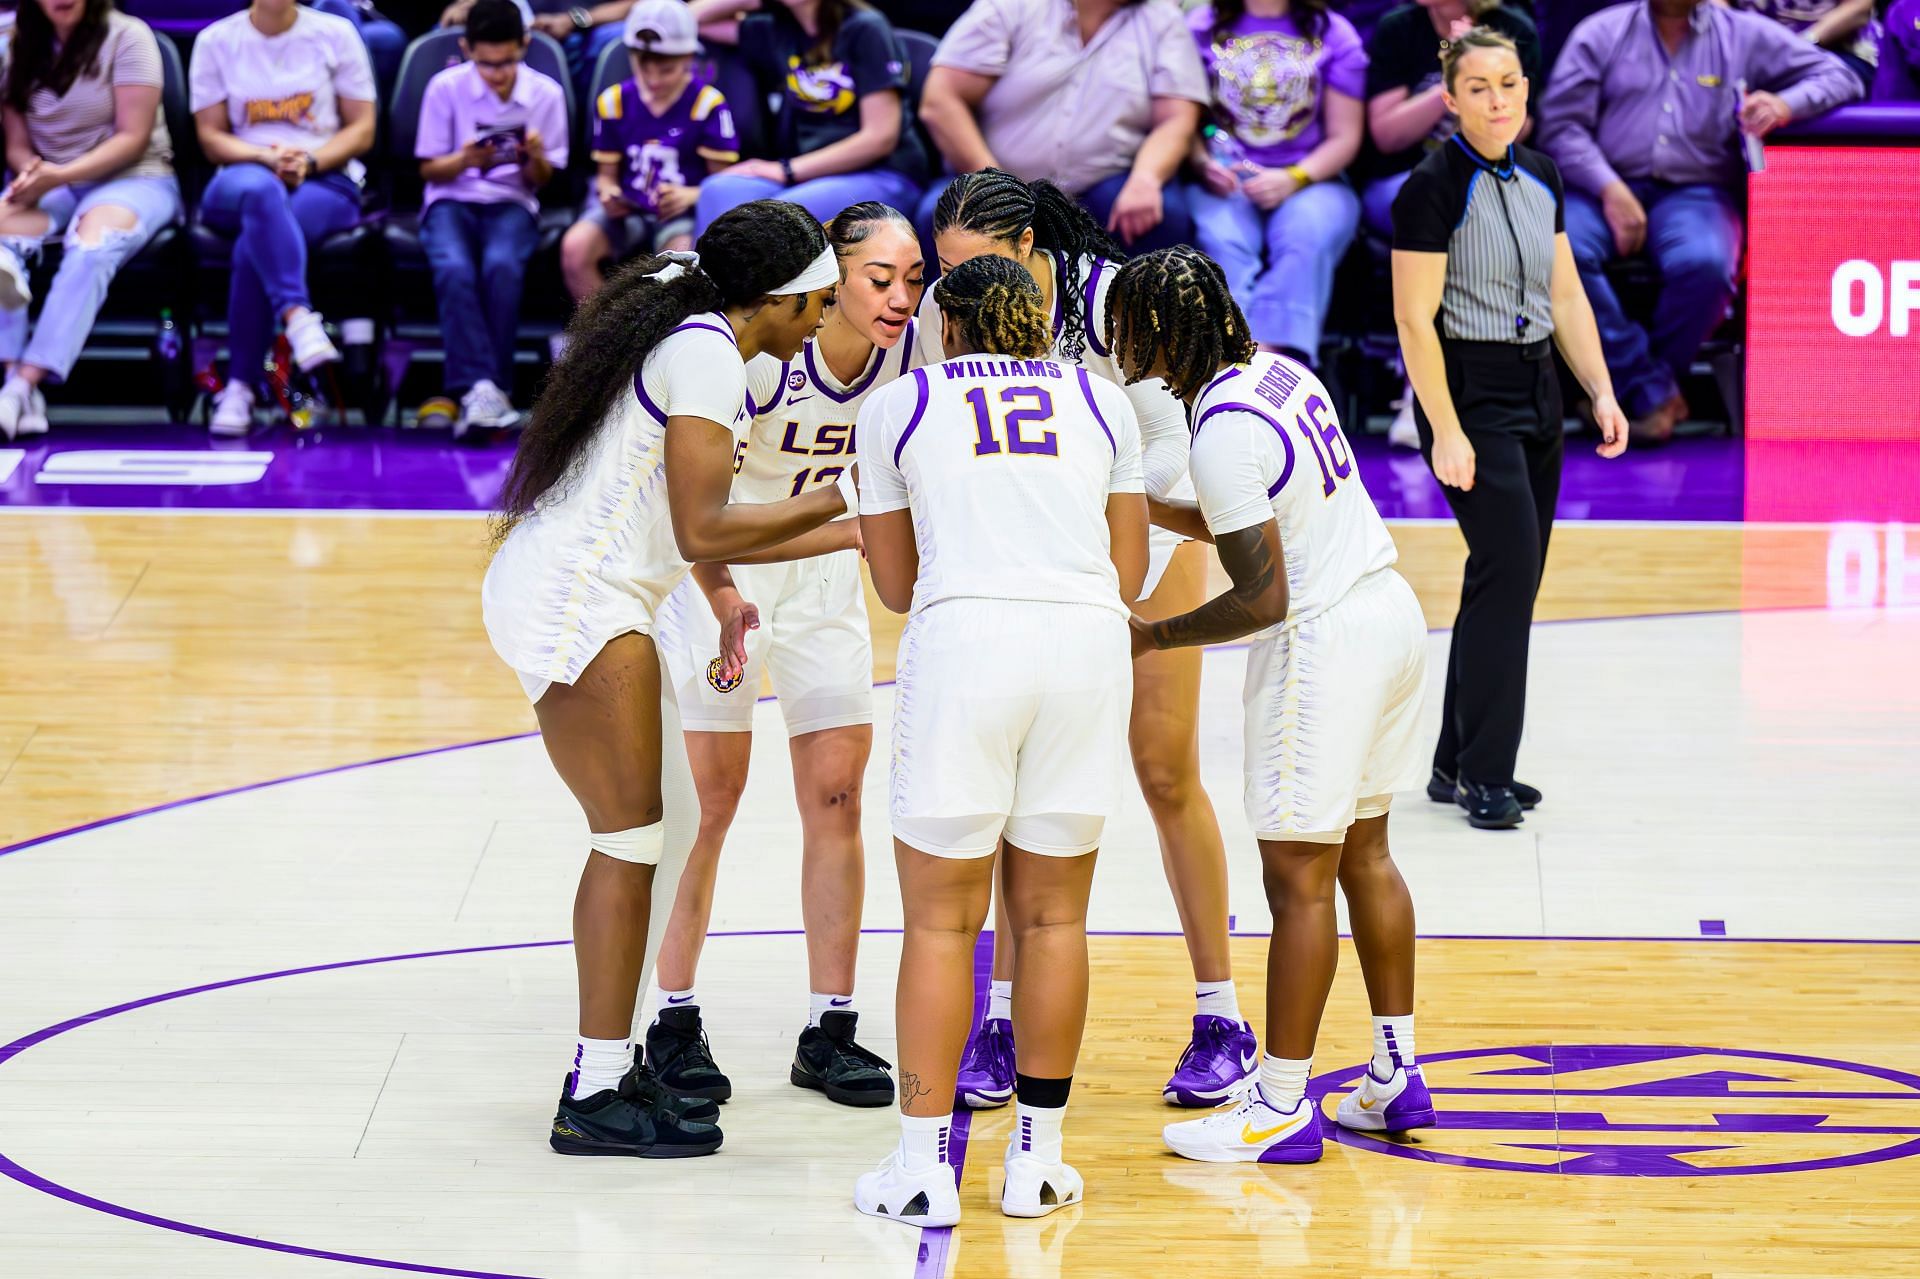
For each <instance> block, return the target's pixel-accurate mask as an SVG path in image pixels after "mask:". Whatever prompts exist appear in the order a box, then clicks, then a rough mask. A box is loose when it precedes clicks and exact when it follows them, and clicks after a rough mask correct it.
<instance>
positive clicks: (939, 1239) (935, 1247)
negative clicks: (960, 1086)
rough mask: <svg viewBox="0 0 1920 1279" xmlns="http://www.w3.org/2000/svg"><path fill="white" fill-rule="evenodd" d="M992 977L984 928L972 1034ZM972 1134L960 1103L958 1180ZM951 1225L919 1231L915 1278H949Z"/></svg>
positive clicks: (951, 1145) (954, 1144)
mask: <svg viewBox="0 0 1920 1279" xmlns="http://www.w3.org/2000/svg"><path fill="white" fill-rule="evenodd" d="M992 981H993V930H992V929H990V928H988V929H983V930H981V933H980V935H979V936H978V937H977V938H975V939H974V942H973V1021H972V1023H971V1025H970V1026H969V1028H968V1030H967V1034H968V1035H969V1036H971V1035H972V1034H973V1032H974V1031H976V1030H978V1029H980V1022H981V1019H982V1018H984V1017H985V1016H986V1013H987V996H988V994H989V993H990V992H991V989H992V988H991V986H990V983H991V982H992ZM972 1135H973V1111H971V1110H969V1109H968V1108H967V1107H965V1106H961V1107H958V1108H957V1109H956V1110H955V1111H954V1115H953V1132H952V1136H951V1137H950V1138H949V1139H948V1142H947V1152H948V1154H949V1156H950V1157H951V1158H952V1160H953V1178H954V1180H955V1181H956V1182H958V1181H961V1180H962V1179H964V1178H965V1176H966V1172H967V1139H968V1138H969V1137H971V1136H972ZM953 1231H954V1227H952V1226H928V1227H925V1228H923V1229H922V1230H921V1231H920V1250H919V1253H918V1255H917V1256H916V1257H915V1259H914V1265H913V1279H946V1276H947V1260H948V1258H949V1257H950V1256H951V1255H952V1252H953Z"/></svg>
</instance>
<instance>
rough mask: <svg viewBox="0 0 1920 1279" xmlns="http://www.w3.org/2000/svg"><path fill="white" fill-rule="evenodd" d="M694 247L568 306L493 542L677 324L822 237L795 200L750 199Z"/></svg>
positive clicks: (777, 275) (749, 290)
mask: <svg viewBox="0 0 1920 1279" xmlns="http://www.w3.org/2000/svg"><path fill="white" fill-rule="evenodd" d="M698 247H699V251H700V252H699V259H698V261H697V262H689V261H687V260H685V259H686V255H675V254H666V255H661V256H657V257H648V258H641V259H639V260H638V261H635V262H631V263H629V264H627V265H626V266H624V267H621V268H620V269H619V270H618V271H616V272H614V274H613V275H612V277H611V278H609V279H608V280H607V282H606V284H605V285H604V286H603V287H602V288H601V289H600V290H599V291H598V292H597V293H595V294H593V295H592V296H591V297H589V298H587V299H586V300H585V301H584V302H582V303H581V304H580V309H579V310H577V311H575V312H574V315H573V319H572V321H571V322H569V323H568V325H567V343H566V350H565V351H564V352H563V353H562V355H561V356H560V358H559V359H558V360H556V361H555V362H554V365H553V369H552V371H551V372H550V373H548V375H547V384H546V386H545V388H544V389H543V390H542V391H541V392H540V399H539V400H538V401H537V402H536V403H535V404H534V406H533V413H532V416H531V418H530V420H529V421H528V424H527V429H526V431H525V432H524V433H523V434H522V435H521V437H520V447H519V449H518V450H517V451H516V452H515V453H514V455H513V467H512V469H511V470H510V471H509V472H508V473H507V482H506V485H505V487H504V488H503V489H502V490H501V492H500V505H499V514H498V517H497V519H496V520H495V524H494V537H495V540H496V541H498V540H499V539H501V538H504V537H505V536H506V534H507V532H508V531H509V530H510V529H511V528H512V527H513V525H514V523H515V521H517V520H518V519H519V518H520V517H521V516H523V515H525V514H527V513H528V512H529V511H531V510H532V509H533V508H534V505H535V504H536V503H537V502H538V501H539V500H540V499H541V497H542V496H543V495H545V494H546V493H547V491H548V490H549V489H552V488H553V487H554V486H555V485H556V484H560V483H562V482H564V481H565V480H566V479H567V478H568V477H569V476H570V475H571V473H572V472H573V470H574V463H575V462H576V460H577V459H578V458H579V456H580V453H581V450H582V449H583V448H584V447H585V446H586V444H587V442H588V441H589V440H591V439H592V438H593V437H594V435H595V434H597V433H598V432H599V430H600V428H601V427H602V426H603V425H604V424H605V423H606V421H607V418H608V417H609V416H610V415H611V414H612V412H613V408H614V405H615V404H616V403H617V402H619V401H620V399H621V397H622V396H626V395H631V394H632V393H633V392H632V389H631V388H632V386H633V380H634V378H636V377H637V376H639V373H640V366H641V364H642V363H644V362H645V360H646V358H647V355H648V354H649V353H650V352H651V351H652V350H653V348H654V347H656V346H658V345H659V344H660V342H661V341H662V340H664V339H665V338H666V336H667V335H668V334H669V333H671V332H673V331H674V330H675V329H676V328H678V327H679V326H680V324H681V322H682V321H684V320H686V319H687V317H689V316H693V315H698V314H700V313H701V312H703V311H719V310H724V309H725V308H728V307H739V306H745V305H747V304H749V303H752V302H754V301H755V300H756V299H760V298H763V297H765V296H766V294H767V291H768V290H769V289H775V288H779V287H780V286H781V285H782V284H784V283H786V282H787V281H788V280H791V279H793V278H794V277H795V276H797V275H799V274H800V273H801V272H802V271H803V270H805V269H806V266H807V264H808V263H809V262H811V261H813V260H814V259H815V258H817V257H819V256H820V254H821V253H822V252H823V251H824V250H825V249H826V247H827V239H826V233H825V232H823V231H822V230H821V228H820V224H819V223H818V222H816V221H815V220H814V218H813V215H811V214H809V213H808V212H807V211H806V210H805V209H803V208H801V207H800V206H799V205H797V204H788V203H786V202H785V201H782V200H754V201H752V202H751V203H748V204H743V205H741V206H740V207H738V208H736V209H732V210H729V211H728V212H726V213H723V214H721V215H720V216H719V217H718V218H716V219H715V220H714V222H713V225H712V226H710V227H708V228H707V230H706V232H705V234H703V235H702V236H701V237H700V243H699V246H698ZM783 300H786V301H793V302H796V303H798V304H799V305H805V301H806V299H805V298H804V297H803V296H802V297H796V298H793V299H783Z"/></svg>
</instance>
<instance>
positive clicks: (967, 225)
mask: <svg viewBox="0 0 1920 1279" xmlns="http://www.w3.org/2000/svg"><path fill="white" fill-rule="evenodd" d="M1029 227H1031V228H1033V247H1034V248H1036V249H1046V250H1048V251H1050V252H1052V253H1053V254H1055V255H1056V257H1057V259H1058V267H1057V270H1056V273H1055V276H1056V278H1055V279H1054V295H1055V300H1056V301H1057V302H1058V303H1059V307H1060V354H1061V355H1062V356H1064V357H1065V358H1066V359H1068V360H1074V361H1077V360H1079V359H1080V358H1081V356H1083V355H1084V354H1085V353H1086V349H1087V332H1086V329H1087V326H1086V312H1085V306H1084V304H1083V303H1082V302H1081V301H1080V291H1081V285H1082V283H1083V281H1082V279H1081V275H1080V260H1081V259H1082V258H1083V257H1095V258H1106V259H1108V260H1109V261H1111V262H1115V263H1118V262H1120V261H1122V260H1123V258H1124V255H1123V254H1122V253H1121V252H1120V249H1119V247H1118V246H1116V245H1115V244H1114V242H1113V241H1112V240H1111V239H1109V238H1108V237H1107V233H1106V232H1105V231H1103V230H1101V229H1100V224H1099V223H1098V222H1096V221H1095V220H1094V217H1093V215H1092V214H1091V213H1089V212H1087V210H1086V207H1085V206H1084V205H1082V204H1081V203H1080V202H1079V201H1078V200H1076V199H1074V198H1073V197H1072V196H1070V195H1068V194H1067V193H1066V192H1065V191H1062V190H1061V189H1060V188H1059V187H1057V186H1055V185H1054V184H1053V183H1051V182H1047V181H1040V182H1032V183H1028V182H1022V181H1021V180H1020V179H1019V178H1016V177H1014V176H1013V175H1012V174H1011V173H1007V172H1004V171H1002V170H1000V169H981V170H980V171H979V172H977V173H963V174H961V175H960V176H959V177H957V178H955V179H954V180H953V183H952V184H951V185H950V186H948V187H947V189H946V190H945V191H943V192H941V193H940V200H939V202H938V203H937V204H936V205H935V206H934V210H933V233H934V235H935V236H938V235H939V234H940V233H941V232H943V231H950V230H951V231H969V232H972V233H973V234H975V235H984V236H987V237H989V238H990V239H994V240H998V241H1000V242H1001V243H1003V244H1009V245H1013V244H1018V243H1019V242H1020V236H1021V233H1022V232H1024V231H1025V230H1027V228H1029Z"/></svg>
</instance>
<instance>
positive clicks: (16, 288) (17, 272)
mask: <svg viewBox="0 0 1920 1279" xmlns="http://www.w3.org/2000/svg"><path fill="white" fill-rule="evenodd" d="M32 301H33V285H32V284H31V283H29V282H28V280H27V264H26V263H25V262H22V261H21V260H20V255H19V254H18V253H15V252H14V251H13V249H12V248H11V247H10V246H8V245H4V244H0V311H24V310H26V309H27V307H28V305H29V304H31V303H32Z"/></svg>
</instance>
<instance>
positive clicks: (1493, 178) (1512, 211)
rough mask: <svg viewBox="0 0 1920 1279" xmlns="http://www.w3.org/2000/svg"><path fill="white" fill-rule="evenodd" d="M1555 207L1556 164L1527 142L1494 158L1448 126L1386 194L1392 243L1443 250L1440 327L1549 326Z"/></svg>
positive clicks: (1534, 336) (1558, 201)
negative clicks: (1443, 138)
mask: <svg viewBox="0 0 1920 1279" xmlns="http://www.w3.org/2000/svg"><path fill="white" fill-rule="evenodd" d="M1565 209H1566V191H1565V188H1564V187H1563V186H1562V185H1561V182H1560V170H1559V169H1557V168H1556V167H1554V163H1553V161H1552V160H1549V159H1548V158H1547V157H1546V156H1544V155H1542V154H1541V153H1540V152H1538V151H1535V150H1532V149H1531V148H1529V147H1523V146H1518V145H1516V146H1514V147H1513V148H1512V151H1511V156H1510V159H1509V160H1503V161H1501V162H1499V163H1497V164H1495V163H1492V162H1489V161H1487V160H1486V159H1484V158H1482V157H1481V156H1479V155H1476V154H1475V153H1474V152H1473V151H1472V150H1471V149H1470V148H1469V147H1468V146H1467V144H1466V139H1464V138H1462V137H1460V136H1459V135H1458V134H1456V135H1454V138H1453V140H1452V141H1450V142H1448V143H1447V145H1445V146H1443V147H1440V148H1438V149H1437V150H1435V151H1434V152H1433V154H1431V155H1429V156H1428V157H1427V158H1426V159H1424V160H1422V161H1421V162H1420V163H1419V164H1418V165H1416V166H1415V167H1414V170H1413V172H1411V173H1409V174H1408V175H1407V184H1406V185H1405V186H1404V187H1402V188H1401V189H1400V194H1399V195H1398V196H1397V197H1395V199H1394V202H1393V247H1394V248H1396V249H1403V250H1408V251H1411V252H1414V253H1444V254H1446V255H1447V283H1446V289H1445V291H1444V292H1443V293H1442V294H1441V296H1440V334H1441V336H1442V337H1447V338H1452V339H1454V340H1456V341H1466V342H1538V341H1540V340H1541V339H1543V338H1547V337H1551V336H1552V335H1553V290H1552V281H1553V253H1554V247H1553V243H1554V236H1555V235H1556V234H1557V233H1558V232H1560V231H1563V230H1565V229H1566V216H1565Z"/></svg>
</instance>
